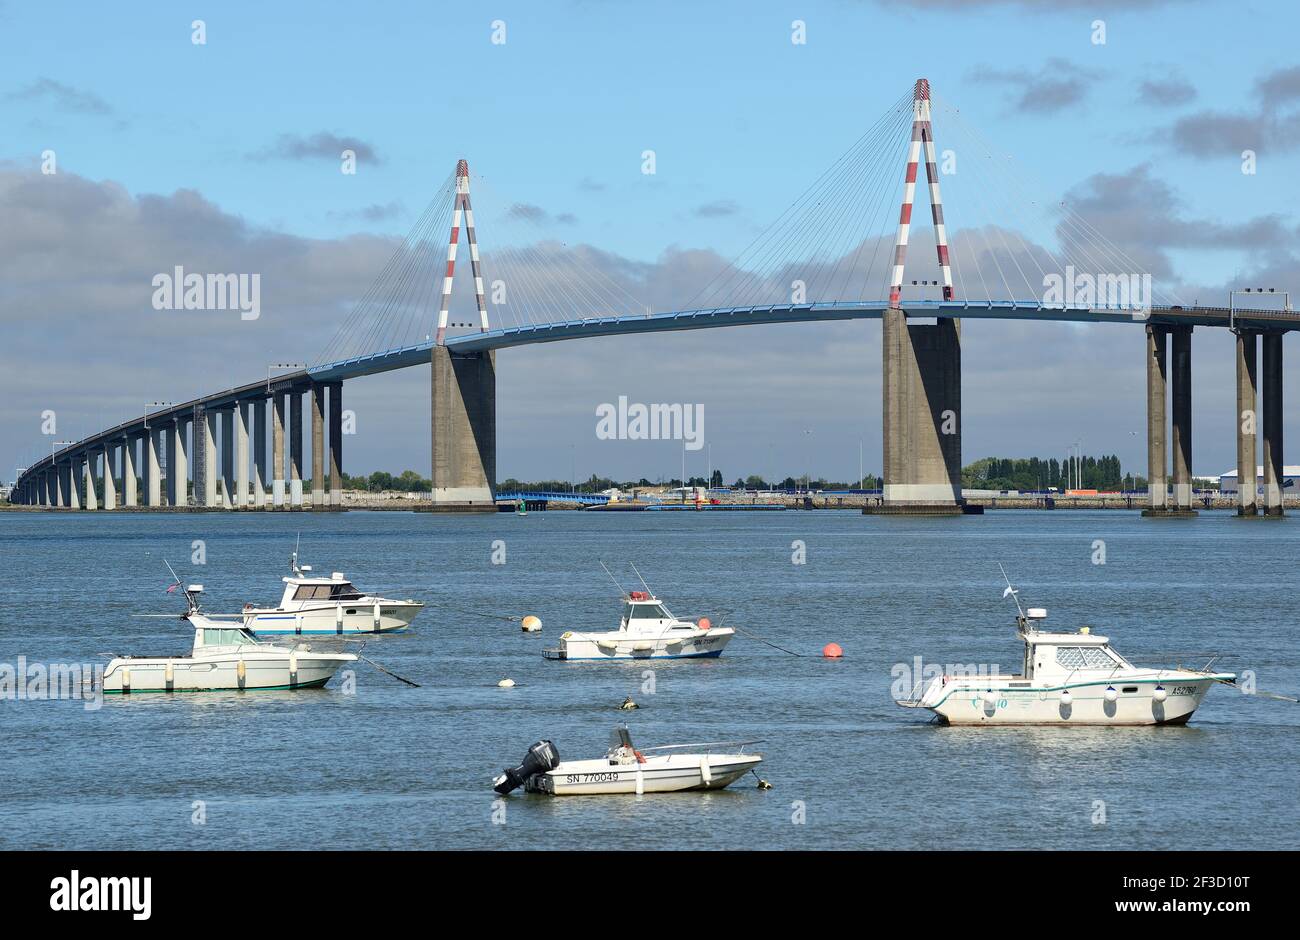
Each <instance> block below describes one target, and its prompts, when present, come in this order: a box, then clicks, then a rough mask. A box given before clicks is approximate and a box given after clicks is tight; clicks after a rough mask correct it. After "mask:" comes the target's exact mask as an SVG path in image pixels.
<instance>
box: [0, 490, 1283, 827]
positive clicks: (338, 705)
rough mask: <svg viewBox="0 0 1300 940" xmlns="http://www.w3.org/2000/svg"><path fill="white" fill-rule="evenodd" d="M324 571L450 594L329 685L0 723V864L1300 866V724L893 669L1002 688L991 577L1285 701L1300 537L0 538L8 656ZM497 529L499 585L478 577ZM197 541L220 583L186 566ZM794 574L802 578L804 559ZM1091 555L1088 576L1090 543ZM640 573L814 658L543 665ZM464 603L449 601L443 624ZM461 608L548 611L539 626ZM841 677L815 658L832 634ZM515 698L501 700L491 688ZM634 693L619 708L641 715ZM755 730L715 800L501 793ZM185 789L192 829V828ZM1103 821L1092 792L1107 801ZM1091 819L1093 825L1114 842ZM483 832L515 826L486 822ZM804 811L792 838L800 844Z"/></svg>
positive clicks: (516, 529) (742, 649) (122, 634)
mask: <svg viewBox="0 0 1300 940" xmlns="http://www.w3.org/2000/svg"><path fill="white" fill-rule="evenodd" d="M299 531H301V533H302V543H303V556H304V557H303V560H304V561H305V562H307V563H311V564H314V565H315V567H316V570H317V571H318V572H328V571H332V570H341V571H344V572H346V573H347V574H348V575H349V576H351V577H353V578H354V579H355V580H356V581H357V582H358V583H359V584H360V585H361V586H362V587H364V588H369V589H373V590H377V591H381V592H384V593H386V594H390V595H396V596H400V597H417V598H421V599H424V600H426V601H428V602H430V603H431V604H432V605H441V606H431V607H429V608H428V609H426V610H425V611H424V612H422V613H421V615H420V616H419V618H418V619H417V620H416V627H417V630H416V631H415V632H414V633H413V634H410V635H407V636H386V637H381V638H378V639H372V640H370V641H369V642H368V643H367V644H366V646H365V654H366V655H367V656H369V657H371V658H373V659H375V660H376V661H377V662H380V663H382V664H383V665H385V666H387V667H388V668H390V669H392V670H394V671H396V672H398V673H401V674H403V675H406V676H409V677H411V678H413V679H414V680H416V681H418V682H419V683H421V686H422V687H421V688H418V689H415V688H410V687H407V686H404V685H401V684H400V683H397V682H395V681H393V680H392V679H390V678H388V677H386V676H384V675H382V674H381V673H378V672H376V671H374V670H373V669H371V668H370V667H369V666H367V665H365V664H364V663H360V664H358V669H357V673H356V690H355V694H347V693H346V692H345V691H344V690H343V689H342V688H341V683H340V679H339V678H338V677H336V678H335V680H334V681H333V682H331V684H330V686H329V687H328V688H326V689H323V690H305V691H298V692H260V693H246V694H240V693H229V694H225V693H222V694H190V695H175V696H169V695H147V696H146V695H141V696H136V697H132V698H128V699H123V698H109V699H107V700H105V701H104V702H103V705H102V707H101V708H98V709H96V710H87V709H86V708H85V707H84V706H83V703H81V702H75V701H0V722H2V724H0V728H3V740H4V745H5V754H4V759H3V766H4V773H3V777H4V781H5V782H4V786H3V787H0V846H4V847H10V848H13V847H24V846H26V847H41V848H56V847H57V848H114V849H148V848H190V849H208V848H304V849H309V848H310V849H315V848H337V849H342V848H413V849H424V848H429V849H433V848H688V847H689V848H716V849H724V848H759V849H778V848H922V849H928V848H1094V849H1099V848H1151V849H1163V848H1170V849H1172V848H1178V849H1187V848H1203V847H1220V848H1294V847H1295V846H1296V844H1297V842H1298V841H1300V840H1298V838H1297V836H1298V835H1300V822H1298V819H1300V815H1298V814H1297V812H1296V810H1297V794H1298V793H1300V788H1297V785H1296V776H1295V771H1296V767H1297V766H1300V735H1298V734H1297V731H1300V706H1296V705H1290V704H1287V703H1283V702H1276V701H1270V700H1266V699H1260V698H1257V697H1256V698H1250V697H1247V696H1243V695H1241V694H1239V693H1238V692H1236V691H1234V690H1232V689H1228V688H1221V687H1220V688H1215V689H1213V690H1212V691H1211V692H1210V694H1209V696H1208V698H1207V699H1206V702H1205V704H1204V705H1203V707H1202V708H1201V710H1200V711H1198V712H1197V714H1196V715H1195V716H1194V718H1193V719H1192V723H1191V724H1190V725H1189V726H1188V727H1185V728H1152V729H1131V728H1106V729H1086V728H1025V729H989V728H984V729H964V728H943V727H937V726H933V725H931V724H929V723H927V721H926V720H925V718H924V715H925V714H927V713H920V712H915V711H905V710H903V709H899V708H897V707H896V706H894V705H893V703H892V700H891V696H890V685H891V682H892V681H893V680H892V677H891V669H892V668H893V667H894V666H895V664H898V663H910V662H911V660H912V657H913V656H914V655H922V656H924V657H925V658H926V660H927V661H933V662H937V663H998V664H1001V665H1002V666H1004V667H1014V666H1017V665H1018V662H1019V659H1020V654H1021V647H1020V645H1019V642H1018V640H1017V639H1016V637H1015V635H1014V632H1013V623H1012V614H1013V612H1014V611H1013V608H1011V607H1010V606H1009V602H1008V601H1004V600H1002V599H1001V597H1000V593H1001V589H1002V583H1001V575H1000V574H999V572H998V569H997V564H996V563H997V562H998V561H1001V562H1002V563H1004V564H1005V565H1006V567H1007V570H1008V571H1009V572H1011V573H1012V577H1013V579H1014V580H1015V581H1016V582H1017V585H1018V586H1019V587H1021V588H1022V589H1023V596H1024V598H1025V599H1026V600H1028V601H1030V602H1032V603H1033V604H1035V605H1042V606H1045V607H1047V608H1048V610H1049V616H1050V619H1049V622H1050V623H1052V624H1054V625H1055V626H1056V627H1058V628H1062V629H1075V628H1077V627H1078V626H1080V625H1082V624H1091V625H1092V626H1093V627H1094V628H1095V629H1096V630H1098V631H1100V632H1105V633H1108V634H1109V635H1110V636H1111V637H1112V639H1113V640H1114V642H1115V645H1116V647H1117V648H1118V649H1119V650H1120V652H1122V653H1124V654H1125V655H1127V656H1128V657H1129V658H1130V659H1134V660H1136V661H1139V662H1143V661H1146V662H1167V663H1173V662H1174V661H1176V660H1178V659H1181V660H1182V661H1183V662H1185V663H1186V662H1194V663H1196V664H1197V665H1202V664H1203V663H1204V661H1205V660H1206V659H1208V658H1209V657H1210V656H1212V655H1215V654H1219V656H1220V659H1219V660H1218V661H1217V663H1216V665H1217V666H1219V667H1222V668H1224V669H1227V670H1231V671H1236V672H1242V671H1244V670H1254V671H1255V673H1256V675H1257V676H1258V683H1259V687H1260V688H1262V689H1267V690H1271V691H1277V692H1282V693H1287V694H1290V695H1297V694H1300V652H1298V648H1300V644H1297V635H1298V632H1297V631H1298V629H1300V624H1298V622H1297V621H1298V620H1300V617H1298V616H1297V614H1296V611H1295V604H1294V599H1295V590H1294V578H1295V572H1296V561H1297V557H1298V554H1300V520H1297V519H1290V520H1287V521H1283V522H1271V521H1270V522H1263V521H1261V522H1254V523H1252V522H1245V521H1241V520H1237V519H1235V518H1232V517H1231V516H1230V515H1228V514H1227V513H1213V514H1205V515H1203V516H1202V517H1201V518H1199V519H1196V520H1191V521H1167V522H1156V521H1150V520H1142V519H1140V518H1139V517H1138V516H1137V514H1136V513H1120V512H1097V513H1091V512H1073V511H1071V512H1056V513H1044V512H1037V513H1035V512H1023V513H1018V512H1011V511H999V512H992V513H990V514H988V515H986V516H984V517H982V518H979V517H970V518H961V519H889V518H864V517H863V516H860V515H857V514H854V513H850V512H784V513H674V514H658V513H636V514H600V513H576V512H552V513H531V514H529V515H528V516H525V517H518V516H514V515H501V516H486V517H484V516H474V517H456V516H444V517H437V516H429V515H410V514H404V513H362V512H352V513H347V514H340V515H320V516H312V515H309V514H294V515H292V516H290V515H251V514H250V515H247V516H231V515H219V514H202V515H199V514H195V515H144V514H127V513H119V514H111V513H98V514H94V515H92V514H80V515H56V514H26V513H8V514H3V515H0V567H2V570H3V581H2V582H0V583H3V586H4V587H3V598H2V602H0V663H7V664H10V665H13V664H15V663H16V662H17V659H18V657H19V656H26V657H27V659H28V660H29V661H34V662H42V663H102V662H104V661H105V660H106V657H107V656H108V655H111V654H114V653H132V652H134V653H141V654H149V653H167V652H175V651H183V650H188V648H189V644H190V640H191V636H190V634H189V633H188V632H187V631H186V625H185V624H183V623H181V622H180V621H178V620H176V621H173V620H166V619H143V618H137V617H133V616H132V615H133V614H136V613H165V612H176V613H179V612H180V609H181V603H180V602H179V601H178V600H177V598H176V595H168V594H165V593H164V589H165V588H166V586H167V584H168V583H169V580H170V578H169V576H168V574H167V572H166V569H165V568H164V566H163V559H164V558H165V559H168V560H170V561H171V562H172V563H173V564H174V565H176V567H177V569H178V571H180V573H181V577H183V578H185V579H187V580H197V581H201V582H202V583H203V584H204V585H205V586H206V587H207V590H208V600H207V606H208V608H209V609H210V610H212V611H214V612H227V611H235V610H238V608H239V607H240V606H242V605H243V603H244V602H245V601H247V600H259V601H270V600H278V598H279V595H280V587H281V585H280V582H279V578H280V577H281V576H282V575H284V574H286V573H287V561H288V556H289V552H290V551H291V549H292V547H293V541H294V537H295V534H296V533H298V532H299ZM498 539H500V540H503V541H504V542H505V549H506V563H505V564H504V565H493V564H492V563H491V559H492V552H493V542H494V541H495V540H498ZM195 540H202V542H203V543H204V547H205V549H206V564H205V565H203V566H195V565H192V564H191V558H192V556H193V553H194V551H195V549H194V543H195ZM796 540H798V541H802V542H803V543H804V544H805V545H806V551H807V563H806V564H802V565H796V564H792V563H791V557H792V552H793V549H792V543H794V542H795V541H796ZM1098 540H1101V541H1102V542H1104V548H1105V562H1106V563H1105V564H1094V563H1093V558H1094V555H1095V553H1096V551H1097V547H1098V546H1096V545H1095V543H1096V542H1097V541H1098ZM598 559H603V560H605V562H606V563H607V564H609V565H610V567H611V569H614V570H615V572H616V573H618V574H619V575H620V576H622V575H623V574H625V573H626V574H627V575H628V576H629V577H630V572H629V571H628V569H627V565H626V563H627V562H629V561H631V562H635V563H636V564H637V565H638V567H640V569H641V571H642V573H643V574H644V575H645V577H646V579H647V580H648V581H649V582H650V584H651V586H652V587H654V588H655V589H656V590H657V591H658V593H659V594H660V595H661V596H662V597H663V598H664V599H665V600H666V601H667V603H668V604H669V606H670V607H671V608H672V609H673V610H674V611H675V612H676V613H678V614H679V615H686V614H697V613H703V614H710V615H713V616H714V619H715V621H716V620H717V617H718V615H719V613H720V612H722V611H724V610H730V611H731V614H730V615H729V617H728V622H732V623H735V624H737V625H739V626H742V627H744V628H746V629H749V630H751V631H755V632H757V633H759V634H762V635H763V636H765V637H767V638H769V639H771V640H773V641H774V642H776V643H779V644H780V645H781V646H784V647H787V648H789V649H791V650H794V651H796V652H799V653H803V654H806V655H805V656H804V657H802V658H797V657H794V656H790V655H787V654H785V653H782V652H779V651H778V650H775V649H773V648H771V647H768V646H764V645H762V644H761V643H758V642H756V641H754V640H752V639H747V638H745V637H737V638H736V639H735V640H733V641H732V643H731V645H730V646H729V647H728V648H727V651H726V653H725V654H724V655H723V656H722V658H721V659H718V660H712V661H700V662H678V663H656V664H654V677H653V678H654V687H655V688H654V692H653V694H651V693H648V692H646V691H643V685H644V683H645V681H646V680H645V677H644V675H643V673H644V672H645V671H646V668H647V664H629V665H598V664H577V663H575V664H565V663H552V662H547V661H544V660H543V659H542V656H541V649H542V647H543V645H547V644H549V643H552V642H554V641H555V640H556V638H557V637H558V635H559V634H560V633H561V632H563V631H564V630H566V629H582V630H590V629H612V628H614V627H615V626H616V625H617V617H618V612H619V605H618V601H617V597H616V596H615V594H614V590H613V586H612V585H611V584H610V582H609V581H608V579H607V578H606V577H605V574H604V573H603V572H602V571H601V570H600V566H599V564H598V563H597V562H598ZM454 608H459V609H460V610H459V611H458V610H456V609H454ZM460 611H475V612H478V611H481V612H486V613H496V614H503V615H507V614H508V615H524V614H536V615H537V616H539V617H541V618H542V620H543V622H544V624H545V629H544V632H543V633H542V634H540V635H536V634H535V635H524V634H522V633H521V632H519V629H518V626H517V625H516V624H512V623H507V622H505V621H500V620H493V619H490V618H487V617H482V616H475V615H473V614H470V613H462V612H460ZM832 640H834V641H836V642H838V643H840V644H841V646H843V648H844V650H845V658H844V659H843V660H840V661H828V660H823V659H821V658H820V657H818V656H817V655H816V654H817V652H818V651H819V650H820V649H821V647H822V646H823V645H824V644H826V643H827V642H829V641H832ZM505 677H510V678H512V679H514V680H515V682H516V683H518V685H517V687H516V688H514V689H510V690H504V689H499V688H497V687H496V683H497V681H498V680H500V679H502V678H505ZM629 694H630V695H632V696H633V697H634V698H635V699H636V700H637V701H638V702H639V703H640V704H641V705H642V708H641V709H640V710H638V711H635V712H631V713H625V712H619V711H617V710H616V708H615V706H616V705H617V704H618V703H619V702H620V701H622V700H623V698H624V697H625V696H627V695H629ZM624 717H626V718H627V721H628V723H629V726H630V727H631V729H632V732H633V735H634V737H635V739H636V740H637V742H638V743H640V744H643V745H653V744H666V743H674V742H689V741H712V740H739V739H749V738H761V739H763V740H764V742H765V743H764V744H763V745H762V747H761V748H760V750H762V752H763V753H764V755H765V757H766V760H765V762H764V764H763V765H762V767H761V773H762V776H763V777H765V778H766V779H768V780H770V781H771V782H772V783H773V784H774V789H772V790H770V791H766V792H764V791H759V790H758V789H757V788H756V787H755V786H754V780H753V778H752V777H748V778H745V779H742V780H741V781H739V782H738V783H736V784H733V785H732V787H731V788H730V789H728V790H725V791H720V792H714V793H704V794H693V793H688V794H677V795H667V796H648V797H644V798H642V799H636V798H634V797H590V798H573V799H553V798H546V797H538V796H522V795H518V794H516V795H514V796H512V797H510V798H509V799H508V800H507V808H506V812H505V824H504V825H501V824H498V823H495V822H494V821H493V805H492V803H493V799H494V796H493V794H492V791H491V779H492V776H493V775H494V774H495V773H496V772H498V771H499V770H500V768H501V767H503V766H505V765H506V764H511V765H513V764H515V763H517V762H518V761H519V759H520V758H521V757H522V756H523V754H524V752H525V750H526V749H527V747H528V746H529V745H530V744H531V743H532V742H533V741H535V740H537V739H538V738H542V737H547V738H550V739H552V740H553V741H555V742H556V744H557V745H558V747H559V749H560V753H561V755H562V756H565V757H572V758H578V757H594V756H599V755H600V754H602V753H603V752H604V748H605V746H606V742H607V738H608V736H609V734H610V731H611V729H612V728H613V726H614V725H615V724H616V723H617V722H618V721H620V720H622V719H623V718H624ZM196 801H202V803H203V806H204V808H205V810H206V822H205V823H204V824H202V825H197V824H195V823H194V822H193V818H194V816H195V813H196V811H195V803H196ZM1097 801H1103V802H1104V807H1102V804H1099V803H1098V802H1097ZM1102 810H1104V822H1100V821H1099V820H1100V819H1101V812H1102ZM498 817H499V814H498ZM796 819H802V820H803V822H796V821H795V820H796Z"/></svg>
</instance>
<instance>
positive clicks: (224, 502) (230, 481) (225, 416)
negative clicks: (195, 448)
mask: <svg viewBox="0 0 1300 940" xmlns="http://www.w3.org/2000/svg"><path fill="white" fill-rule="evenodd" d="M235 411H236V408H235V407H231V408H223V409H222V410H221V411H220V412H219V414H220V415H221V448H220V454H221V477H220V482H219V483H218V488H217V495H218V497H219V499H220V502H221V506H222V508H223V509H231V508H233V507H234V505H235Z"/></svg>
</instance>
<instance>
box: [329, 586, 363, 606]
mask: <svg viewBox="0 0 1300 940" xmlns="http://www.w3.org/2000/svg"><path fill="white" fill-rule="evenodd" d="M360 598H361V594H360V593H359V592H358V591H357V589H356V588H354V587H353V586H352V585H350V584H348V583H347V582H346V581H344V582H342V583H341V584H331V585H330V600H332V601H355V600H359V599H360Z"/></svg>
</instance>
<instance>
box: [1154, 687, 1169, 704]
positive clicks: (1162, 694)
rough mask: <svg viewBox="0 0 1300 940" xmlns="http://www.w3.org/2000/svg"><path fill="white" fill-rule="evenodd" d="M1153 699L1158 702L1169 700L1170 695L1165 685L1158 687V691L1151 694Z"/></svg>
mask: <svg viewBox="0 0 1300 940" xmlns="http://www.w3.org/2000/svg"><path fill="white" fill-rule="evenodd" d="M1151 697H1152V698H1153V699H1155V700H1156V701H1157V702H1163V701H1164V700H1165V699H1167V698H1169V693H1168V692H1166V691H1165V687H1164V686H1163V685H1157V686H1156V690H1155V691H1154V692H1152V693H1151Z"/></svg>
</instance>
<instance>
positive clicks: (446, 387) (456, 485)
mask: <svg viewBox="0 0 1300 940" xmlns="http://www.w3.org/2000/svg"><path fill="white" fill-rule="evenodd" d="M431 364H432V395H431V402H430V406H431V407H430V412H431V415H432V422H431V428H430V430H431V437H432V445H433V448H432V449H433V454H432V474H431V479H432V480H433V509H434V510H435V511H446V512H456V511H460V512H495V511H496V504H495V502H494V495H493V494H494V490H495V488H496V471H497V374H496V353H495V352H494V351H487V352H481V353H471V354H468V355H455V354H453V353H452V352H450V351H449V350H448V349H447V347H446V346H435V347H433V351H432V354H431Z"/></svg>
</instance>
